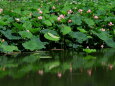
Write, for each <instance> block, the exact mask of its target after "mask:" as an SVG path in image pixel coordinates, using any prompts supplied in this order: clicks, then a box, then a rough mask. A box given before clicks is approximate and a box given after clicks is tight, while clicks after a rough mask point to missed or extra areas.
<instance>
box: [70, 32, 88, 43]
mask: <svg viewBox="0 0 115 86" xmlns="http://www.w3.org/2000/svg"><path fill="white" fill-rule="evenodd" d="M69 35H70V36H71V37H72V38H75V39H76V41H77V42H79V43H82V42H83V41H86V40H87V39H88V37H87V35H86V34H84V33H82V32H71V33H69Z"/></svg>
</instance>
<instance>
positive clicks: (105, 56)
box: [0, 49, 115, 86]
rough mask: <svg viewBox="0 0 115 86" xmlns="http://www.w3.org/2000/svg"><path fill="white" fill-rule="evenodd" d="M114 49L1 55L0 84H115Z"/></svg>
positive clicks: (47, 85)
mask: <svg viewBox="0 0 115 86" xmlns="http://www.w3.org/2000/svg"><path fill="white" fill-rule="evenodd" d="M114 67H115V49H104V50H99V51H97V52H96V53H92V54H85V53H83V52H79V53H78V52H75V51H74V52H73V51H51V52H39V53H33V54H32V53H31V54H30V53H23V54H15V55H6V56H5V55H4V56H0V86H115V68H114Z"/></svg>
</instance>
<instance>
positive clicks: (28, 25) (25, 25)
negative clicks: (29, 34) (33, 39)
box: [23, 21, 32, 30]
mask: <svg viewBox="0 0 115 86" xmlns="http://www.w3.org/2000/svg"><path fill="white" fill-rule="evenodd" d="M23 27H24V28H25V29H26V30H29V29H31V28H32V24H31V22H30V21H26V22H24V24H23Z"/></svg>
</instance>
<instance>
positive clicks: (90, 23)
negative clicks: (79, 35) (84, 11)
mask: <svg viewBox="0 0 115 86" xmlns="http://www.w3.org/2000/svg"><path fill="white" fill-rule="evenodd" d="M84 21H85V23H86V24H88V26H93V25H94V24H95V23H94V21H93V20H92V19H90V18H85V19H84Z"/></svg>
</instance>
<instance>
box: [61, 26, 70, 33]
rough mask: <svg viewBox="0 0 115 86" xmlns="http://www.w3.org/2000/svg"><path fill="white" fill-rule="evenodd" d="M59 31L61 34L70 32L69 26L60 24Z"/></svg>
mask: <svg viewBox="0 0 115 86" xmlns="http://www.w3.org/2000/svg"><path fill="white" fill-rule="evenodd" d="M60 31H61V32H62V34H63V35H66V34H68V33H70V32H71V27H69V26H65V25H62V26H61V28H60Z"/></svg>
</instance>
